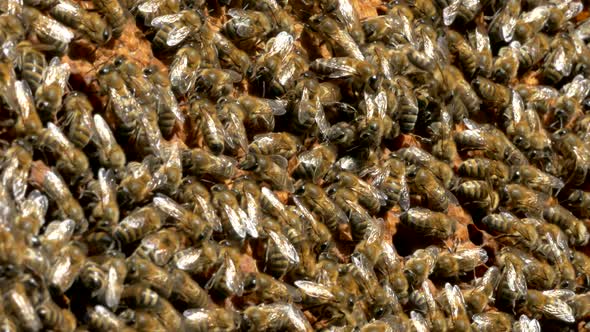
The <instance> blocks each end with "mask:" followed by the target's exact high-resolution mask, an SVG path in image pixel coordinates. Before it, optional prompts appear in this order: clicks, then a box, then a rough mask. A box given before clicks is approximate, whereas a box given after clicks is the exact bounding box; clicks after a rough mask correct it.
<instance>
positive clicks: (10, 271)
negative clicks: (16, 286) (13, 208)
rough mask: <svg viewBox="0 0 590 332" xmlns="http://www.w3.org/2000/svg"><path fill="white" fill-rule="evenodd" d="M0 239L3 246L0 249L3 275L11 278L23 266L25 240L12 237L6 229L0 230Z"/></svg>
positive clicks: (19, 237) (20, 237)
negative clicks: (0, 238)
mask: <svg viewBox="0 0 590 332" xmlns="http://www.w3.org/2000/svg"><path fill="white" fill-rule="evenodd" d="M0 237H2V241H3V245H2V247H1V248H0V261H1V262H2V265H3V271H2V272H3V273H4V274H7V275H8V276H12V275H14V274H16V273H18V272H19V271H20V269H21V268H22V264H23V259H24V257H23V253H24V250H25V248H26V245H27V244H26V243H25V241H24V240H25V239H24V238H23V237H22V236H14V235H13V234H11V232H10V230H9V229H8V228H5V227H2V228H0Z"/></svg>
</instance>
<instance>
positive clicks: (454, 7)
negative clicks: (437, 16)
mask: <svg viewBox="0 0 590 332" xmlns="http://www.w3.org/2000/svg"><path fill="white" fill-rule="evenodd" d="M460 6H461V0H453V1H452V2H450V4H449V5H448V6H447V7H445V8H444V9H443V23H444V24H445V25H447V26H449V25H451V24H453V22H454V21H455V18H456V17H457V14H458V13H459V7H460Z"/></svg>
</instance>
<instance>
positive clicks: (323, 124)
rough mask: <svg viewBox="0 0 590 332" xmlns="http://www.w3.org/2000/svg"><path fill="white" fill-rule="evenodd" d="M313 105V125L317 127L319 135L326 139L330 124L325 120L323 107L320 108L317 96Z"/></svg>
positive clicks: (320, 102)
mask: <svg viewBox="0 0 590 332" xmlns="http://www.w3.org/2000/svg"><path fill="white" fill-rule="evenodd" d="M314 103H315V116H314V119H315V123H316V125H317V126H318V129H319V131H320V134H321V135H322V136H323V137H328V134H329V133H330V122H328V119H327V118H326V113H324V106H322V101H321V100H320V97H319V96H316V97H315V98H314Z"/></svg>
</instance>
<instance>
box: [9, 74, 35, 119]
mask: <svg viewBox="0 0 590 332" xmlns="http://www.w3.org/2000/svg"><path fill="white" fill-rule="evenodd" d="M14 94H15V96H16V101H17V103H18V106H19V107H18V111H19V115H20V116H21V117H22V118H23V119H27V118H28V117H29V116H30V115H31V114H32V113H33V112H36V110H35V101H34V99H33V94H32V93H31V89H30V88H29V85H28V84H27V82H25V81H16V82H15V84H14Z"/></svg>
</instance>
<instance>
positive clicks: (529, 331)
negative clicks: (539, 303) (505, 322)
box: [512, 315, 541, 332]
mask: <svg viewBox="0 0 590 332" xmlns="http://www.w3.org/2000/svg"><path fill="white" fill-rule="evenodd" d="M512 329H513V331H514V332H541V325H540V324H539V321H538V320H536V319H534V318H533V319H530V318H528V317H527V316H526V315H521V316H520V318H519V319H518V322H514V325H513V326H512Z"/></svg>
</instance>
